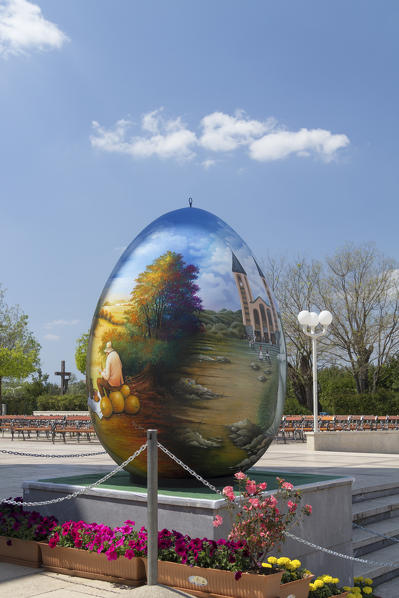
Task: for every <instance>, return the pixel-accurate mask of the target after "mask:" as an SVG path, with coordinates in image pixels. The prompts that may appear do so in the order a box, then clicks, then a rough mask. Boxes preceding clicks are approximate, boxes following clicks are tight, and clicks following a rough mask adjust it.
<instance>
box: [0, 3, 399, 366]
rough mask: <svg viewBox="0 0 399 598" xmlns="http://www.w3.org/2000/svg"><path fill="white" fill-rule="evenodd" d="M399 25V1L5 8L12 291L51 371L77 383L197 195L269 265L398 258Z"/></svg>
mask: <svg viewBox="0 0 399 598" xmlns="http://www.w3.org/2000/svg"><path fill="white" fill-rule="evenodd" d="M398 18H399V4H398V3H397V1H396V0H386V1H385V2H383V3H379V2H368V3H365V2H363V1H362V0H353V1H352V2H350V3H348V2H347V1H345V0H335V1H334V2H329V3H327V2H319V1H317V0H306V1H305V2H301V3H296V2H291V1H288V0H281V1H279V2H275V1H273V2H272V1H268V0H251V1H250V2H245V3H243V2H242V1H238V0H219V1H218V2H214V1H212V0H202V2H197V3H194V2H186V0H168V2H164V1H163V0H146V2H131V1H129V0H120V1H118V2H112V1H111V0H85V1H84V2H82V1H81V0H58V1H57V2H54V1H51V0H32V2H28V1H27V0H0V168H1V194H0V198H1V200H0V201H1V228H0V282H1V283H2V284H3V285H4V287H6V288H7V289H8V292H7V298H8V302H9V303H10V304H15V303H19V304H20V305H21V306H22V308H23V309H24V311H25V312H26V313H27V314H28V315H29V318H30V324H31V327H32V329H33V331H34V333H35V335H36V336H37V338H38V340H39V341H40V342H41V344H42V354H41V355H42V364H43V369H44V370H45V371H47V372H49V373H50V374H52V373H53V372H54V371H55V370H56V369H58V368H59V363H60V361H61V359H65V360H66V362H67V366H68V367H69V368H71V369H72V370H73V371H75V367H74V347H75V341H76V339H77V337H78V336H80V334H82V333H83V332H85V331H87V330H88V328H89V326H90V323H91V318H92V315H93V312H94V309H95V306H96V304H97V300H98V298H99V296H100V293H101V290H102V289H103V287H104V284H105V281H106V280H107V278H108V276H109V274H110V272H111V271H112V270H113V268H114V266H115V263H116V262H117V260H118V258H119V256H120V255H121V254H122V253H123V251H124V249H125V248H126V247H127V246H128V245H129V243H130V242H131V241H132V239H134V238H135V237H136V236H137V234H139V233H140V231H142V230H143V229H144V228H145V227H146V226H147V225H148V224H149V223H150V222H152V221H153V220H155V219H156V218H158V217H159V216H160V215H161V214H164V213H165V212H169V211H171V210H175V209H178V208H181V207H184V206H186V205H187V199H188V197H189V196H192V197H193V199H194V206H196V207H198V208H203V209H204V210H208V211H210V212H213V213H214V214H216V215H217V216H219V217H220V218H222V219H223V220H225V221H226V222H227V223H228V224H229V225H231V227H232V228H233V229H234V230H236V231H237V233H238V234H239V235H240V236H241V237H242V238H243V239H244V240H245V241H246V242H247V243H248V245H249V246H250V247H251V249H252V250H253V251H254V253H255V255H257V256H258V257H259V259H262V257H264V256H266V255H267V254H268V253H271V254H272V255H280V254H284V255H285V256H286V257H287V258H289V259H294V258H295V257H296V256H298V255H301V254H305V255H307V256H308V257H323V256H325V255H328V254H330V253H333V252H334V251H335V250H336V249H337V248H339V247H340V246H342V245H343V244H344V243H345V242H347V241H353V242H354V243H362V242H365V241H374V242H375V243H376V244H377V247H378V248H379V249H381V250H382V251H383V252H384V253H386V254H387V255H389V256H392V257H394V258H397V257H398V242H397V222H398V202H397V196H398V172H399V167H398V151H397V139H398V137H399V119H398V118H397V106H398V104H399V93H398V88H399V83H398V75H397V56H398V55H399V37H398V35H397V26H398ZM208 282H209V285H211V284H212V281H211V280H209V281H208Z"/></svg>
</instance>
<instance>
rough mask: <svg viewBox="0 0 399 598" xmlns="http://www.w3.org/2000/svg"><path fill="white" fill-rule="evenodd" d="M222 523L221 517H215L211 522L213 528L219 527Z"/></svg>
mask: <svg viewBox="0 0 399 598" xmlns="http://www.w3.org/2000/svg"><path fill="white" fill-rule="evenodd" d="M222 523H223V517H222V516H221V515H215V519H214V520H213V521H212V525H213V527H219V526H220V525H222Z"/></svg>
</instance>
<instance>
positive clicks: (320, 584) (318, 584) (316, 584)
mask: <svg viewBox="0 0 399 598" xmlns="http://www.w3.org/2000/svg"><path fill="white" fill-rule="evenodd" d="M313 585H314V587H315V588H316V590H318V589H319V588H324V581H323V580H322V579H316V581H315V582H314V584H313Z"/></svg>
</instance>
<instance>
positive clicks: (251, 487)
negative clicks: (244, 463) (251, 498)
mask: <svg viewBox="0 0 399 598" xmlns="http://www.w3.org/2000/svg"><path fill="white" fill-rule="evenodd" d="M245 488H246V491H247V492H248V494H255V492H256V482H254V481H253V480H248V482H247V483H246V484H245Z"/></svg>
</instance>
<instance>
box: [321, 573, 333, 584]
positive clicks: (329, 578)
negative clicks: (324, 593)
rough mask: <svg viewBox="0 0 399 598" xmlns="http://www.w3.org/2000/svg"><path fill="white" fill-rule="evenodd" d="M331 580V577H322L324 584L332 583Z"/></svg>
mask: <svg viewBox="0 0 399 598" xmlns="http://www.w3.org/2000/svg"><path fill="white" fill-rule="evenodd" d="M332 580H333V578H332V577H331V575H323V581H324V582H325V583H332Z"/></svg>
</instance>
